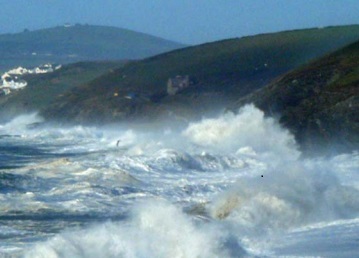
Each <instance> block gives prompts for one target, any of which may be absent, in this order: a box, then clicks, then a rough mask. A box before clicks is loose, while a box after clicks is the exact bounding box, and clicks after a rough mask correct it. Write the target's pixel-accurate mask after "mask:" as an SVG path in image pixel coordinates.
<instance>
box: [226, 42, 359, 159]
mask: <svg viewBox="0 0 359 258" xmlns="http://www.w3.org/2000/svg"><path fill="white" fill-rule="evenodd" d="M246 103H254V104H255V105H256V106H257V107H259V108H260V109H262V110H264V111H265V112H266V114H268V115H272V116H273V115H274V116H278V117H279V121H280V123H281V124H282V125H284V126H285V127H287V128H289V129H290V130H291V132H292V133H294V135H295V137H296V139H297V141H298V142H299V143H300V145H301V148H302V150H303V151H305V152H306V153H308V154H309V153H318V152H319V153H326V154H335V153H337V152H342V151H353V150H358V149H359V42H357V43H354V44H352V45H350V46H348V47H346V48H344V49H342V50H339V51H337V52H335V53H333V54H331V55H328V56H325V57H324V58H321V59H319V60H317V61H315V62H313V63H311V64H309V65H307V66H304V67H302V68H300V69H296V70H294V71H292V72H290V73H288V74H286V75H284V76H282V77H281V78H279V79H278V80H277V81H275V82H274V83H271V84H269V85H268V86H266V87H264V88H263V89H261V90H259V91H257V92H254V93H253V94H251V95H248V96H246V97H244V98H241V99H239V100H238V102H237V103H236V104H235V105H233V106H232V107H231V108H230V109H232V110H236V109H238V108H239V107H240V106H242V105H244V104H246Z"/></svg>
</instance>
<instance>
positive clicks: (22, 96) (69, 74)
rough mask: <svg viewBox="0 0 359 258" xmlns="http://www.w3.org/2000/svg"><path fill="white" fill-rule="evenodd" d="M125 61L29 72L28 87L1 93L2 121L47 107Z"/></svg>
mask: <svg viewBox="0 0 359 258" xmlns="http://www.w3.org/2000/svg"><path fill="white" fill-rule="evenodd" d="M124 64H125V62H124V61H121V62H120V61H112V62H110V61H107V62H104V61H97V62H79V63H75V64H69V65H64V66H62V68H60V69H59V70H56V71H54V72H53V73H47V74H38V75H26V76H24V77H23V78H24V79H25V80H26V81H27V82H28V86H27V87H25V88H24V89H22V90H19V91H13V93H11V94H9V95H5V96H4V95H2V96H0V121H1V122H4V121H7V120H9V119H11V118H13V117H14V116H16V115H20V114H23V113H29V112H35V111H38V110H40V109H42V108H46V107H47V106H48V105H50V104H51V103H52V102H53V101H54V100H55V98H56V97H58V96H61V94H63V93H64V92H66V91H68V90H70V89H71V88H73V87H76V86H79V85H81V84H84V83H86V82H89V81H91V80H93V79H95V78H96V77H98V76H101V75H103V74H105V73H108V72H109V71H110V70H111V69H115V68H118V67H120V66H123V65H124Z"/></svg>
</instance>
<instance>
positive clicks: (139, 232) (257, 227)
mask: <svg viewBox="0 0 359 258" xmlns="http://www.w3.org/2000/svg"><path fill="white" fill-rule="evenodd" d="M0 257H26V258H30V257H31V258H38V257H39V258H60V257H69V258H80V257H90V258H92V257H93V258H99V257H101V258H102V257H104V258H105V257H111V258H112V257H123V258H130V257H131V258H137V257H140V258H151V257H154V258H162V257H163V258H169V257H171V258H177V257H178V258H192V257H193V258H212V257H224V258H225V257H291V258H294V257H340V258H345V257H351V258H352V257H359V153H358V152H352V153H337V154H335V155H334V154H333V155H332V156H330V157H319V156H315V157H308V156H304V155H302V154H301V152H300V151H299V148H298V144H297V143H296V142H295V139H294V137H293V135H292V134H291V133H290V132H289V131H288V130H286V129H285V128H282V127H281V126H280V125H279V124H278V122H277V120H276V119H274V118H271V117H266V116H264V114H263V112H262V111H260V110H258V109H257V108H256V107H254V106H253V105H247V106H245V107H243V108H241V109H240V110H239V111H238V113H236V114H232V113H223V114H219V115H218V116H212V117H203V118H202V119H200V120H198V121H184V120H183V121H181V123H174V122H173V121H171V120H167V121H166V120H163V121H158V122H156V123H155V125H153V124H152V125H145V124H142V125H141V124H138V125H134V124H126V123H121V124H113V125H108V126H105V125H104V126H61V127H60V126H57V125H51V124H47V123H42V119H41V117H39V116H38V115H36V114H31V115H23V116H19V117H16V118H14V119H13V120H12V121H10V122H7V123H4V124H1V125H0Z"/></svg>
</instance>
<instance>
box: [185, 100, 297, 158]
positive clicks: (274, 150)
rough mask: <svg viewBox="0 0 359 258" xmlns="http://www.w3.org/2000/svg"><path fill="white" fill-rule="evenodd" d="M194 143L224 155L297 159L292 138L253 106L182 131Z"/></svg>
mask: <svg viewBox="0 0 359 258" xmlns="http://www.w3.org/2000/svg"><path fill="white" fill-rule="evenodd" d="M183 134H184V135H185V136H186V137H188V138H189V139H190V140H191V141H192V142H193V143H195V144H197V145H200V146H203V147H206V148H207V149H212V150H216V151H220V152H222V153H223V152H224V153H234V152H236V151H237V150H239V151H240V152H243V151H244V150H245V149H244V148H246V147H250V148H251V149H252V151H251V153H262V154H275V155H278V156H281V157H282V158H290V159H296V158H298V156H299V152H298V151H297V147H296V144H295V140H294V137H293V136H292V135H291V134H290V133H289V132H288V130H285V129H283V128H281V127H280V126H279V125H278V124H277V123H276V122H275V120H274V119H272V118H266V117H264V113H263V112H262V111H260V110H259V109H257V108H255V107H254V106H253V105H247V106H245V107H243V108H242V109H240V110H239V112H238V114H237V115H235V114H233V113H226V114H224V115H222V116H220V117H218V118H215V119H203V120H202V121H201V122H198V123H192V124H190V125H189V127H188V128H187V129H186V130H185V131H184V132H183Z"/></svg>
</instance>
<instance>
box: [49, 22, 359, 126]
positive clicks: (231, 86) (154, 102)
mask: <svg viewBox="0 0 359 258" xmlns="http://www.w3.org/2000/svg"><path fill="white" fill-rule="evenodd" d="M358 38H359V26H343V27H328V28H322V29H308V30H297V31H287V32H280V33H273V34H263V35H257V36H251V37H244V38H240V39H230V40H224V41H220V42H214V43H208V44H203V45H199V46H195V47H189V48H185V49H180V50H176V51H172V52H168V53H165V54H162V55H158V56H155V57H151V58H148V59H145V60H142V61H138V62H132V63H130V64H127V65H125V66H124V67H122V68H120V69H117V70H115V71H114V72H112V73H109V74H106V75H104V76H102V77H100V78H97V79H95V80H94V81H92V82H91V83H88V84H86V85H82V86H81V87H78V88H75V89H73V90H72V91H70V92H69V93H68V94H65V95H64V96H62V97H60V98H58V99H57V100H56V102H55V103H54V105H52V106H51V107H50V108H49V109H47V110H45V111H44V112H43V114H44V115H45V116H46V117H47V118H49V119H60V120H61V119H63V120H72V121H77V122H104V121H106V122H113V121H120V120H123V119H127V120H128V119H134V118H136V117H141V118H147V119H153V118H154V117H157V116H158V115H162V114H164V113H166V114H177V115H181V116H185V117H186V116H193V115H197V116H201V115H203V113H204V112H205V111H206V110H208V108H211V107H212V108H216V109H217V110H218V109H220V108H221V107H224V106H226V105H228V102H230V101H234V100H236V99H238V98H239V97H241V96H244V95H246V94H248V93H251V92H253V91H254V90H256V89H259V88H261V87H263V86H264V85H266V84H267V83H269V82H270V81H271V80H273V79H274V78H275V77H277V76H279V75H281V74H283V73H285V72H288V71H290V70H292V69H293V68H296V67H298V66H300V65H303V64H305V63H307V62H308V61H310V60H312V59H314V58H317V57H319V56H322V55H324V54H325V53H328V52H330V51H333V50H335V49H338V48H340V47H342V46H344V45H346V44H349V43H351V42H354V41H356V40H357V39H358ZM177 75H189V76H190V78H191V81H192V86H191V87H189V88H188V89H186V90H184V91H182V92H180V93H178V94H176V95H175V96H168V95H167V92H166V85H167V81H168V79H169V78H173V77H175V76H177ZM129 94H130V95H133V96H136V97H135V98H131V99H129V98H127V97H126V96H128V95H129ZM202 111H203V112H202Z"/></svg>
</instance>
